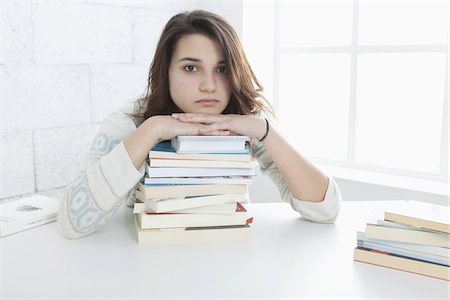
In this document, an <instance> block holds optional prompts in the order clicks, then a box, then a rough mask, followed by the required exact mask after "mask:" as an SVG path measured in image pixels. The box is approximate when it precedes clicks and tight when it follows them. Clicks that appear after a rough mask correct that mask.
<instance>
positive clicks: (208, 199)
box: [135, 190, 248, 213]
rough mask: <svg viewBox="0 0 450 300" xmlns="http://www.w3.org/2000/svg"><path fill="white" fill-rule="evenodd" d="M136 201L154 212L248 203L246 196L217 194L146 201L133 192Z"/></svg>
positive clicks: (142, 196) (139, 193) (139, 194)
mask: <svg viewBox="0 0 450 300" xmlns="http://www.w3.org/2000/svg"><path fill="white" fill-rule="evenodd" d="M135 196H136V199H137V200H139V201H141V202H143V203H145V205H146V207H147V208H148V209H151V210H152V211H154V212H157V213H160V212H170V211H175V210H180V209H189V208H196V207H203V206H210V205H216V204H224V203H233V202H241V203H244V202H248V194H247V193H243V194H219V195H209V196H193V197H179V198H165V199H146V198H145V196H144V194H142V193H141V192H140V191H138V190H137V191H135Z"/></svg>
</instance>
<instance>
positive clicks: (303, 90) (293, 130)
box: [278, 54, 350, 160]
mask: <svg viewBox="0 0 450 300" xmlns="http://www.w3.org/2000/svg"><path fill="white" fill-rule="evenodd" d="M349 86H350V55H349V54H285V55H282V56H281V65H280V101H279V103H280V105H279V111H278V113H279V121H280V125H281V126H282V129H283V131H284V133H285V134H286V136H287V137H288V138H289V139H290V141H291V142H292V143H293V144H294V145H295V146H296V147H297V149H299V150H300V151H301V152H302V153H303V154H306V155H308V156H310V157H317V158H329V159H338V160H345V159H346V151H347V150H346V149H347V127H348V126H347V117H348V105H349V89H350V87H349Z"/></svg>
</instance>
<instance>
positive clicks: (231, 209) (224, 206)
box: [134, 202, 237, 215]
mask: <svg viewBox="0 0 450 300" xmlns="http://www.w3.org/2000/svg"><path fill="white" fill-rule="evenodd" d="M134 206H135V211H139V212H149V213H161V211H155V210H154V209H152V208H151V207H148V206H147V205H146V204H145V203H135V204H134ZM236 209H237V202H230V203H220V204H214V205H208V206H200V207H193V208H185V209H176V210H169V211H164V212H168V213H177V214H213V215H231V214H233V213H235V212H236Z"/></svg>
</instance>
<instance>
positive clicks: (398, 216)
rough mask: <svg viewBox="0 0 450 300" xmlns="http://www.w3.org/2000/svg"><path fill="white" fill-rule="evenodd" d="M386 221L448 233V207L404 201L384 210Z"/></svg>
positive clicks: (449, 222)
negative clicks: (402, 203)
mask: <svg viewBox="0 0 450 300" xmlns="http://www.w3.org/2000/svg"><path fill="white" fill-rule="evenodd" d="M384 219H385V220H386V221H392V222H397V223H401V224H406V225H412V226H415V227H420V228H426V229H432V230H437V231H441V232H445V233H450V208H449V207H447V206H442V205H436V204H430V203H425V202H419V201H413V200H410V201H406V203H405V204H404V205H401V206H398V207H392V208H389V209H387V210H386V211H385V212H384Z"/></svg>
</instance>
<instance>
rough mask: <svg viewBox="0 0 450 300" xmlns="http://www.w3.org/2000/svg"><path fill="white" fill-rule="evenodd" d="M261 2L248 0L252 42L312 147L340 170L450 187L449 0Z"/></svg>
mask: <svg viewBox="0 0 450 300" xmlns="http://www.w3.org/2000/svg"><path fill="white" fill-rule="evenodd" d="M259 5H260V3H256V2H252V1H250V2H248V1H244V9H243V33H244V37H243V41H244V47H245V50H246V51H247V54H248V57H249V60H250V62H251V63H252V65H253V68H254V70H255V72H256V75H257V76H258V78H260V79H261V81H262V83H263V85H264V86H266V87H267V86H268V87H269V90H268V93H266V96H268V97H269V98H270V99H273V103H274V106H275V109H276V111H277V113H278V116H279V122H280V125H281V127H282V128H283V130H284V133H285V134H286V136H287V137H288V138H289V139H290V140H291V141H292V142H293V143H294V144H295V145H296V147H298V149H299V150H300V151H301V152H302V153H303V154H305V155H307V156H308V157H310V158H312V159H313V160H315V161H316V162H317V163H321V164H323V165H327V166H330V170H333V171H332V172H334V174H332V175H333V176H336V177H341V178H349V179H355V178H357V180H361V181H365V182H371V183H379V184H386V183H387V182H388V183H389V184H390V185H392V186H397V187H403V188H409V189H418V190H422V191H427V192H432V193H441V194H445V193H448V187H447V185H448V172H449V171H448V166H447V164H448V157H447V156H448V136H447V135H448V123H447V122H448V111H446V110H445V108H447V110H448V99H447V98H448V81H449V79H448V75H446V74H447V73H448V54H447V53H448V36H449V16H448V14H449V7H448V3H445V2H443V1H422V2H418V1H416V2H407V1H403V2H402V1H394V2H386V1H379V2H378V1H341V2H338V1H336V2H328V1H317V2H315V1H292V2H279V3H277V4H275V3H273V2H272V3H265V4H264V5H263V6H261V8H259ZM258 30H259V32H261V35H255V34H253V35H252V34H250V33H251V32H253V33H254V32H255V31H256V32H258ZM363 172H366V173H363ZM393 176H394V177H395V176H397V177H396V178H393ZM417 180H423V181H422V182H418V181H417Z"/></svg>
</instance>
